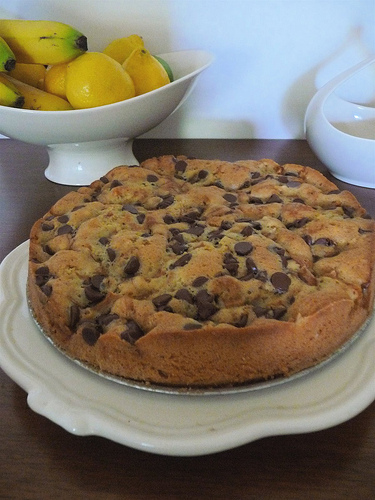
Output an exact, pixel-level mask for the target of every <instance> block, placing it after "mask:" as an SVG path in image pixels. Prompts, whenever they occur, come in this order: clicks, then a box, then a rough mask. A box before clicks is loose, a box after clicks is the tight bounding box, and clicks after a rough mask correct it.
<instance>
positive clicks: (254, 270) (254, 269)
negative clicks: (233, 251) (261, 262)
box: [245, 257, 258, 275]
mask: <svg viewBox="0 0 375 500" xmlns="http://www.w3.org/2000/svg"><path fill="white" fill-rule="evenodd" d="M245 264H246V269H247V270H248V271H250V272H252V273H253V274H254V275H255V274H257V272H258V268H257V266H256V264H255V262H254V261H253V259H252V258H251V257H247V259H246V261H245Z"/></svg>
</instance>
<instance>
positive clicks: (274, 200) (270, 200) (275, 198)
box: [267, 194, 283, 203]
mask: <svg viewBox="0 0 375 500" xmlns="http://www.w3.org/2000/svg"><path fill="white" fill-rule="evenodd" d="M282 202H283V200H282V199H281V198H280V196H278V195H277V194H273V195H271V196H270V197H269V198H268V200H267V203H282Z"/></svg>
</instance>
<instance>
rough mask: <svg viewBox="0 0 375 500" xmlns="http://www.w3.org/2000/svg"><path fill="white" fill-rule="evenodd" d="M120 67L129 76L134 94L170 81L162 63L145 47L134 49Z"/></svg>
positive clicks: (156, 87)
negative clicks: (132, 83)
mask: <svg viewBox="0 0 375 500" xmlns="http://www.w3.org/2000/svg"><path fill="white" fill-rule="evenodd" d="M122 67H123V68H124V69H125V70H126V71H127V72H128V73H129V75H130V76H131V79H132V80H133V82H134V87H135V94H136V95H141V94H145V93H146V92H150V91H152V90H155V89H158V88H160V87H163V86H164V85H167V84H168V83H170V80H169V77H168V74H167V72H166V71H165V69H164V67H163V65H162V64H161V63H160V62H159V61H158V60H157V59H155V57H154V56H152V55H151V54H150V52H149V51H148V50H147V49H145V48H143V49H134V50H133V52H132V53H131V54H130V56H129V57H128V58H127V59H126V60H125V62H124V63H123V65H122Z"/></svg>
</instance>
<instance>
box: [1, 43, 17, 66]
mask: <svg viewBox="0 0 375 500" xmlns="http://www.w3.org/2000/svg"><path fill="white" fill-rule="evenodd" d="M15 65H16V58H15V56H14V53H13V51H12V50H11V48H10V47H9V45H8V44H7V43H6V41H5V40H4V38H1V37H0V71H10V70H11V69H13V68H14V66H15Z"/></svg>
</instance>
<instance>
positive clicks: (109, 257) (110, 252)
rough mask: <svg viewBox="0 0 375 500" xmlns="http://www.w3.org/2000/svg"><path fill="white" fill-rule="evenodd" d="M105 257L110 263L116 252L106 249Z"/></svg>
mask: <svg viewBox="0 0 375 500" xmlns="http://www.w3.org/2000/svg"><path fill="white" fill-rule="evenodd" d="M107 255H108V259H109V260H110V262H113V261H114V260H115V258H116V252H115V251H114V250H113V248H111V247H109V248H107Z"/></svg>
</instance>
